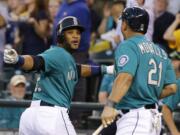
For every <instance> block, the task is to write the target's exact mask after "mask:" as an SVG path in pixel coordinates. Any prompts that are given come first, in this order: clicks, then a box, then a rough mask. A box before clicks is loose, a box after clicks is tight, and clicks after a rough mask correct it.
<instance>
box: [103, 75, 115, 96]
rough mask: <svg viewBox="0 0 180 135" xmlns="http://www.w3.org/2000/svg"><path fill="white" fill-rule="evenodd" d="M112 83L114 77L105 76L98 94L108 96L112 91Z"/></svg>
mask: <svg viewBox="0 0 180 135" xmlns="http://www.w3.org/2000/svg"><path fill="white" fill-rule="evenodd" d="M113 82H114V75H109V74H105V75H104V76H103V79H102V81H101V85H100V89H99V92H107V93H108V94H110V93H111V91H112V85H113Z"/></svg>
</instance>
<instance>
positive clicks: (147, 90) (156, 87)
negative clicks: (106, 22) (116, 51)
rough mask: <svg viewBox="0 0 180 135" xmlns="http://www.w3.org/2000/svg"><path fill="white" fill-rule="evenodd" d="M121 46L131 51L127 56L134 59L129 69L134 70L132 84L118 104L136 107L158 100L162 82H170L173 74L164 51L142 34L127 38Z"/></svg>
mask: <svg viewBox="0 0 180 135" xmlns="http://www.w3.org/2000/svg"><path fill="white" fill-rule="evenodd" d="M121 48H122V49H124V50H125V49H126V50H130V51H129V52H130V53H131V52H132V53H133V57H132V56H130V58H129V59H131V58H133V59H134V60H132V65H131V66H132V67H131V68H129V70H131V69H132V70H134V74H133V82H132V85H131V87H130V89H129V90H128V93H127V94H126V95H125V97H124V98H123V99H122V101H121V103H120V104H121V105H119V106H120V107H121V106H123V104H124V103H126V104H129V106H127V108H138V107H141V106H143V105H144V104H152V103H156V102H158V98H159V96H160V93H161V91H162V88H163V86H164V84H168V83H171V79H170V78H171V76H172V79H174V76H175V75H174V72H173V70H172V66H171V61H170V60H169V58H168V57H167V54H166V53H165V51H164V50H162V49H161V48H159V47H158V46H157V45H155V44H154V43H152V42H150V41H148V40H147V39H146V38H145V37H144V36H134V37H132V38H130V39H128V40H127V41H125V42H124V43H123V44H122V46H121V47H120V49H121ZM127 66H128V65H127ZM125 71H126V70H125ZM127 72H128V70H127Z"/></svg>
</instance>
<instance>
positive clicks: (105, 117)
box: [101, 106, 118, 127]
mask: <svg viewBox="0 0 180 135" xmlns="http://www.w3.org/2000/svg"><path fill="white" fill-rule="evenodd" d="M117 115H118V112H117V110H116V109H115V108H112V107H109V106H105V107H104V110H103V112H102V114H101V121H102V124H103V126H104V127H107V126H108V125H110V124H111V123H112V122H113V121H114V120H115V119H116V117H117Z"/></svg>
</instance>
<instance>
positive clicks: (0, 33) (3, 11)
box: [0, 1, 8, 72]
mask: <svg viewBox="0 0 180 135" xmlns="http://www.w3.org/2000/svg"><path fill="white" fill-rule="evenodd" d="M7 20H8V11H7V7H6V5H5V4H4V2H3V1H0V72H1V71H2V66H3V58H2V55H3V54H2V52H3V51H4V44H5V31H6V24H7Z"/></svg>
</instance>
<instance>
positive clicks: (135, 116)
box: [116, 107, 161, 135]
mask: <svg viewBox="0 0 180 135" xmlns="http://www.w3.org/2000/svg"><path fill="white" fill-rule="evenodd" d="M119 112H120V114H122V113H121V111H119ZM116 125H117V131H116V135H160V131H161V114H160V113H159V112H158V110H157V109H145V108H144V107H142V108H139V109H132V110H130V111H129V112H128V113H126V114H124V115H122V117H121V118H120V119H119V120H117V122H116Z"/></svg>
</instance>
